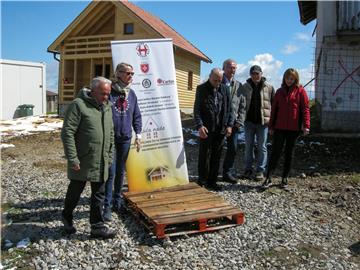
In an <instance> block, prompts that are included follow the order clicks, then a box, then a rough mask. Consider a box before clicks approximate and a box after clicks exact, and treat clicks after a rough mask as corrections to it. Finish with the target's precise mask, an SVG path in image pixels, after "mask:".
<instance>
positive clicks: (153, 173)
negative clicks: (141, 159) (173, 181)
mask: <svg viewBox="0 0 360 270" xmlns="http://www.w3.org/2000/svg"><path fill="white" fill-rule="evenodd" d="M169 175H170V172H169V169H168V167H167V166H158V167H155V168H153V169H151V170H150V171H149V173H148V175H147V176H148V180H149V181H150V182H155V181H160V180H165V179H166V178H167V177H169Z"/></svg>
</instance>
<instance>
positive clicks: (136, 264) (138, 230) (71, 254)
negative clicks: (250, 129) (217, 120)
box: [0, 126, 360, 270]
mask: <svg viewBox="0 0 360 270" xmlns="http://www.w3.org/2000/svg"><path fill="white" fill-rule="evenodd" d="M188 128H191V126H190V127H188ZM184 136H185V140H188V139H194V140H195V141H196V137H195V136H194V135H193V134H192V133H191V132H190V131H189V130H187V131H186V132H184ZM59 137H60V136H59V133H58V132H53V133H41V134H38V135H32V136H27V137H19V138H15V139H12V140H10V141H9V142H8V143H12V144H14V145H15V147H14V148H7V149H3V150H2V157H1V167H2V175H1V179H2V183H1V186H2V217H3V219H2V258H1V264H2V267H3V268H0V269H9V268H12V267H17V269H89V270H90V269H360V154H359V149H360V142H359V139H331V138H317V137H307V138H304V139H300V143H299V144H298V145H297V146H296V156H297V159H296V160H295V163H294V172H293V175H294V176H295V177H293V178H291V180H290V187H289V189H288V190H281V189H279V188H278V187H272V188H270V189H268V190H267V191H265V192H260V191H259V189H258V188H257V186H258V185H259V183H256V182H254V181H250V180H241V181H239V183H238V184H236V185H230V184H225V183H221V184H222V185H223V191H221V192H218V194H219V195H220V196H221V197H223V198H224V199H225V200H227V201H228V202H230V203H232V204H233V205H236V206H238V207H240V208H241V209H242V210H243V212H244V213H245V215H246V222H245V224H244V225H241V226H237V227H233V228H230V229H225V230H220V231H217V232H213V233H204V234H196V235H191V236H183V237H177V238H171V239H165V240H157V239H154V238H153V237H152V236H151V235H150V234H149V233H148V231H146V230H145V229H144V227H143V226H142V225H141V224H139V223H138V222H137V221H136V220H135V219H134V218H133V217H132V216H131V214H130V213H125V214H123V215H121V216H114V220H113V222H112V223H111V225H110V226H111V227H112V228H114V229H116V230H117V231H118V233H117V237H116V238H115V239H112V240H106V241H101V240H92V239H90V238H89V231H90V228H89V221H88V219H89V207H88V205H89V195H90V189H89V186H87V187H86V190H85V192H84V193H83V196H82V198H81V200H80V203H79V206H78V207H77V208H76V210H75V225H76V227H77V229H78V232H77V233H76V234H75V235H72V236H70V237H69V236H66V235H64V234H63V232H62V230H61V221H60V210H61V209H62V205H63V199H64V195H65V191H66V188H67V184H68V180H67V178H66V173H65V170H66V164H65V160H64V159H63V150H62V145H61V141H60V138H59ZM354 149H357V151H354ZM197 151H198V145H190V144H186V153H187V162H188V167H189V168H188V169H189V175H191V179H194V178H196V174H197V171H196V162H197ZM242 151H243V147H240V152H241V153H240V155H239V157H237V160H236V162H237V163H236V164H237V167H238V168H240V167H241V162H242ZM239 171H240V170H239ZM277 180H278V181H279V180H280V179H279V178H278V179H276V178H275V181H277ZM26 238H28V239H27V240H29V243H28V244H25V246H26V247H24V248H18V247H16V245H17V244H18V243H19V241H20V240H24V239H26ZM5 240H8V241H5ZM10 242H11V243H12V244H13V245H12V246H11V243H10ZM10 246H11V247H10Z"/></svg>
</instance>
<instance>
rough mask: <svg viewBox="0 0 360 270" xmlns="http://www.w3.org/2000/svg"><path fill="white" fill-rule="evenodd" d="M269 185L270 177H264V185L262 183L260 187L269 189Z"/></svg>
mask: <svg viewBox="0 0 360 270" xmlns="http://www.w3.org/2000/svg"><path fill="white" fill-rule="evenodd" d="M270 185H271V177H270V176H268V177H266V179H265V181H264V183H262V185H261V186H262V187H263V188H268V187H270Z"/></svg>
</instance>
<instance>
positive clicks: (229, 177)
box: [222, 59, 241, 184]
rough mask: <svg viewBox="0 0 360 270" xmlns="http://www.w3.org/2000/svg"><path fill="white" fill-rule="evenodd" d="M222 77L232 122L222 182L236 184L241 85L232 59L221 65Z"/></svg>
mask: <svg viewBox="0 0 360 270" xmlns="http://www.w3.org/2000/svg"><path fill="white" fill-rule="evenodd" d="M223 70H224V76H223V80H222V83H223V84H225V85H226V86H228V87H229V90H230V104H231V114H232V119H233V121H234V123H233V128H232V132H231V136H229V137H227V144H226V146H227V149H226V155H225V159H224V164H223V181H225V182H228V183H231V184H236V183H237V178H236V172H235V168H234V162H235V156H236V150H237V145H238V144H237V137H238V134H239V131H240V119H239V117H238V110H239V102H240V87H241V83H240V82H239V81H237V80H236V79H235V78H234V76H235V72H236V62H235V61H234V60H232V59H227V60H225V61H224V63H223Z"/></svg>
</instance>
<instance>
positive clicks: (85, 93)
mask: <svg viewBox="0 0 360 270" xmlns="http://www.w3.org/2000/svg"><path fill="white" fill-rule="evenodd" d="M110 90H111V81H109V80H108V79H106V78H103V77H96V78H94V79H93V80H92V82H91V89H87V88H83V89H82V90H80V92H79V95H78V97H77V98H76V99H74V101H73V102H72V103H71V104H70V106H69V108H68V109H67V111H66V115H65V119H64V125H63V128H62V130H61V139H62V142H63V145H64V152H65V157H66V159H67V160H68V178H69V179H70V184H69V186H68V190H67V193H66V197H65V206H64V210H63V211H62V220H63V223H64V229H65V232H67V233H69V234H70V233H75V232H76V229H75V227H74V224H73V211H74V209H75V207H76V205H77V204H78V202H79V199H80V195H81V193H82V191H83V190H84V187H85V185H86V183H87V182H88V181H89V182H90V183H91V199H90V224H91V236H92V237H95V238H103V239H106V238H113V237H114V236H115V232H114V231H112V230H110V229H109V228H108V227H106V226H105V225H104V218H103V215H102V208H103V204H104V197H105V195H104V193H105V180H106V179H107V177H108V172H109V166H110V164H111V162H112V157H113V145H114V127H113V121H112V111H111V104H110V103H109V102H108V98H109V95H110Z"/></svg>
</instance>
